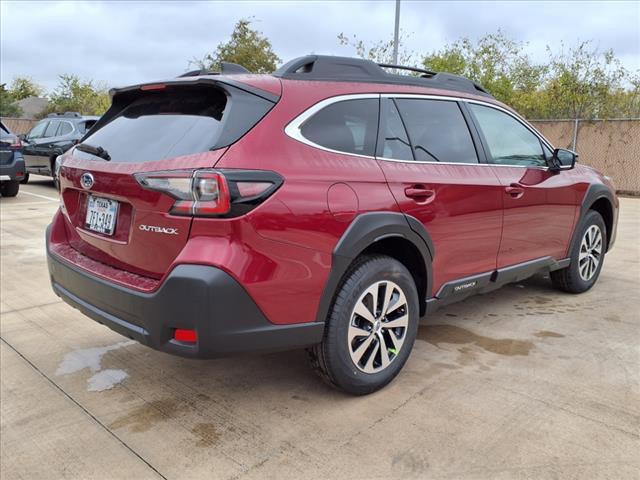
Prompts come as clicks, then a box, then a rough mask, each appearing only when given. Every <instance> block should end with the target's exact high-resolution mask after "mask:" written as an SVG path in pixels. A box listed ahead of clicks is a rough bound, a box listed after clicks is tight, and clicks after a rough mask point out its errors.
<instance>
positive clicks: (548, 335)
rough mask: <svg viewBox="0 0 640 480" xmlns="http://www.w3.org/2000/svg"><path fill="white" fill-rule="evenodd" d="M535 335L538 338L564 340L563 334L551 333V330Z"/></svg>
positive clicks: (541, 331)
mask: <svg viewBox="0 0 640 480" xmlns="http://www.w3.org/2000/svg"><path fill="white" fill-rule="evenodd" d="M534 335H535V336H536V337H538V338H564V335H562V334H561V333H556V332H550V331H549V330H540V331H539V332H537V333H534Z"/></svg>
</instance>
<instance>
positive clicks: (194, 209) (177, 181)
mask: <svg viewBox="0 0 640 480" xmlns="http://www.w3.org/2000/svg"><path fill="white" fill-rule="evenodd" d="M135 178H136V180H137V181H138V183H139V184H140V185H141V186H142V187H144V188H147V189H149V190H156V191H158V192H162V193H165V194H167V195H169V196H171V197H173V198H175V199H176V202H175V203H174V204H173V207H172V208H171V210H170V212H169V213H171V214H173V215H186V216H196V217H207V216H217V215H224V214H225V213H228V212H229V209H230V208H231V198H230V196H229V187H228V186H227V181H226V179H225V177H224V175H223V174H222V173H220V172H217V171H215V170H175V171H165V172H151V173H139V174H136V175H135Z"/></svg>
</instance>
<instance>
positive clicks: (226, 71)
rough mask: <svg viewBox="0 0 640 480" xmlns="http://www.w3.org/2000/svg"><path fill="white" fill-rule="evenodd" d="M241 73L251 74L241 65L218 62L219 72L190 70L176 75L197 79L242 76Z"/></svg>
mask: <svg viewBox="0 0 640 480" xmlns="http://www.w3.org/2000/svg"><path fill="white" fill-rule="evenodd" d="M242 73H251V72H250V71H249V70H247V69H246V68H244V67H243V66H242V65H238V64H237V63H231V62H220V71H219V72H212V71H211V70H207V69H201V70H191V71H190V72H187V73H183V74H182V75H178V78H182V77H199V76H200V75H235V74H242Z"/></svg>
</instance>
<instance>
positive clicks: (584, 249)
mask: <svg viewBox="0 0 640 480" xmlns="http://www.w3.org/2000/svg"><path fill="white" fill-rule="evenodd" d="M601 260H602V232H601V231H600V227H598V226H597V225H591V226H590V227H589V228H587V231H586V232H584V235H583V237H582V241H581V242H580V253H579V254H578V272H579V273H580V278H582V280H584V281H585V282H588V281H589V280H591V279H592V278H593V276H594V275H595V273H596V271H597V270H598V265H600V261H601Z"/></svg>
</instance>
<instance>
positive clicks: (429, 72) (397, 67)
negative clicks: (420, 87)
mask: <svg viewBox="0 0 640 480" xmlns="http://www.w3.org/2000/svg"><path fill="white" fill-rule="evenodd" d="M378 66H379V67H382V68H393V69H394V70H408V71H410V72H416V73H422V74H424V76H427V77H433V76H434V75H437V73H438V72H434V71H432V70H425V69H424V68H416V67H406V66H404V65H393V64H391V63H379V64H378ZM420 76H423V75H420Z"/></svg>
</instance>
